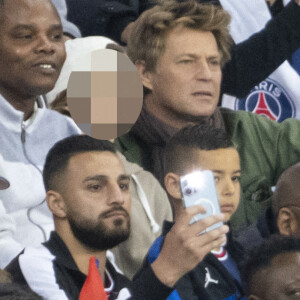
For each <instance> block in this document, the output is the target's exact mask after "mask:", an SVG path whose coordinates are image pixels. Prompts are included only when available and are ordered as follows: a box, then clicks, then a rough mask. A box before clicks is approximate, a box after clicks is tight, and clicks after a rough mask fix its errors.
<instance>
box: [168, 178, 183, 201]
mask: <svg viewBox="0 0 300 300" xmlns="http://www.w3.org/2000/svg"><path fill="white" fill-rule="evenodd" d="M164 181H165V187H166V190H167V192H168V194H169V195H170V196H171V197H172V198H174V199H181V198H182V195H181V190H180V177H179V175H177V174H175V173H172V172H170V173H167V175H166V176H165V178H164Z"/></svg>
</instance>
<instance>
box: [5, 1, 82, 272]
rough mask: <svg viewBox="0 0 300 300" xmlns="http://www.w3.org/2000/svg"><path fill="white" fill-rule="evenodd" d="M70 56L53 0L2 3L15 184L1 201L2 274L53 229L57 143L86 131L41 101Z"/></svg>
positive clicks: (9, 164) (9, 166)
mask: <svg viewBox="0 0 300 300" xmlns="http://www.w3.org/2000/svg"><path fill="white" fill-rule="evenodd" d="M65 56H66V53H65V46H64V41H63V30H62V24H61V21H60V18H59V15H58V13H57V11H56V9H55V7H54V6H53V4H52V3H51V2H50V1H49V0H39V1H36V0H1V1H0V132H1V136H0V145H1V146H0V155H1V157H3V160H2V159H1V165H2V166H3V168H4V169H5V172H6V173H7V179H8V181H9V182H10V184H11V186H10V189H8V190H6V191H3V192H1V199H0V249H1V255H0V268H3V267H5V266H6V265H7V264H8V263H9V262H10V260H11V259H12V258H13V257H15V256H16V255H17V254H18V253H19V252H20V251H21V250H22V249H23V248H24V247H25V246H27V245H38V244H40V243H41V242H43V241H46V240H47V238H48V237H49V233H50V231H51V230H52V229H53V220H52V216H51V213H50V212H49V210H48V209H47V205H46V204H45V201H44V200H45V190H44V186H43V180H42V174H41V173H42V170H43V165H44V162H45V158H46V154H47V152H48V151H49V149H50V148H51V147H52V146H53V145H54V144H55V143H56V142H57V141H59V140H61V139H63V138H65V137H67V136H70V135H73V134H79V133H80V130H79V128H78V127H77V126H76V124H75V123H74V122H73V121H72V120H71V119H70V118H66V117H65V116H62V115H60V114H58V113H56V112H54V111H51V110H49V109H47V108H46V105H45V102H44V101H43V99H42V97H40V96H41V95H43V94H45V93H47V92H49V91H50V90H51V89H52V88H53V87H54V85H55V82H56V80H57V78H58V76H59V74H60V70H61V68H62V65H63V63H64V61H65Z"/></svg>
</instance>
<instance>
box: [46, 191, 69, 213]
mask: <svg viewBox="0 0 300 300" xmlns="http://www.w3.org/2000/svg"><path fill="white" fill-rule="evenodd" d="M46 201H47V204H48V207H49V209H50V211H51V212H52V213H53V215H54V216H56V217H57V218H65V217H66V205H65V202H64V199H63V197H62V195H61V194H60V193H58V192H56V191H52V190H50V191H48V192H47V194H46Z"/></svg>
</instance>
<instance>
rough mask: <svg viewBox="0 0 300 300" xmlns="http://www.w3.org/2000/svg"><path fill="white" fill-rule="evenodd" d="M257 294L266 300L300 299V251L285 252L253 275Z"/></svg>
mask: <svg viewBox="0 0 300 300" xmlns="http://www.w3.org/2000/svg"><path fill="white" fill-rule="evenodd" d="M252 280H253V284H254V285H256V286H254V287H253V288H254V290H255V292H254V293H253V295H255V296H256V297H257V298H250V299H264V300H271V299H272V300H292V299H293V300H296V299H300V252H294V253H283V254H280V255H278V256H276V257H274V258H273V260H272V262H271V266H270V267H268V268H266V269H263V270H260V271H258V272H257V273H256V274H255V275H254V277H253V279H252Z"/></svg>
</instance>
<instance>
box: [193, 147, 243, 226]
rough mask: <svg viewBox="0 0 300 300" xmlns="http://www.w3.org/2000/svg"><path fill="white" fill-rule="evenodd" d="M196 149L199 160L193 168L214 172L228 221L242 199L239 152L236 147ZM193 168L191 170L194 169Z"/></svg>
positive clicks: (220, 200) (221, 205)
mask: <svg viewBox="0 0 300 300" xmlns="http://www.w3.org/2000/svg"><path fill="white" fill-rule="evenodd" d="M196 151H197V156H198V162H196V163H194V164H193V166H192V168H191V169H192V170H197V169H198V170H199V169H202V170H211V171H212V172H213V174H214V177H215V184H216V189H217V194H218V199H219V203H220V208H221V212H222V213H223V214H224V215H225V222H227V221H229V220H230V218H231V216H232V215H233V213H234V212H235V211H236V209H237V207H238V205H239V201H240V189H241V186H240V176H241V167H240V158H239V154H238V152H237V151H236V149H235V148H225V149H217V150H196ZM191 169H190V170H189V171H192V170H191Z"/></svg>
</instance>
